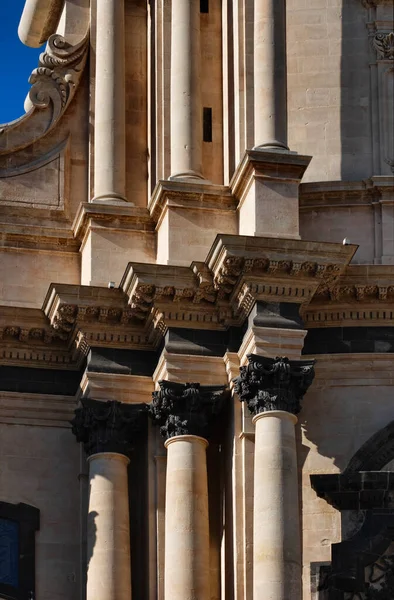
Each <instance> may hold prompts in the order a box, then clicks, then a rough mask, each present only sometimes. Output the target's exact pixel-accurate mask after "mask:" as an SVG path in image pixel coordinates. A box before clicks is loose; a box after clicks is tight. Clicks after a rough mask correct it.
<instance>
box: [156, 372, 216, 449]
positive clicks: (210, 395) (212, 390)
mask: <svg viewBox="0 0 394 600" xmlns="http://www.w3.org/2000/svg"><path fill="white" fill-rule="evenodd" d="M159 385H160V390H159V391H157V392H153V394H152V396H153V400H152V403H151V404H150V406H149V416H150V417H151V419H152V420H153V423H154V424H155V425H159V426H160V433H161V435H162V436H163V437H164V438H165V439H166V440H167V439H169V438H171V437H174V436H177V435H198V436H200V437H203V438H205V439H208V438H209V435H210V430H211V425H212V421H213V419H214V417H215V416H216V415H218V414H219V413H220V411H221V410H222V407H223V403H224V400H225V397H226V388H225V386H219V385H217V386H200V384H199V383H174V382H172V381H160V382H159Z"/></svg>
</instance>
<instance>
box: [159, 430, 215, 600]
mask: <svg viewBox="0 0 394 600" xmlns="http://www.w3.org/2000/svg"><path fill="white" fill-rule="evenodd" d="M165 446H166V448H167V483H166V515H165V574H164V597H165V600H207V598H209V597H210V581H209V519H208V481H207V463H206V448H207V446H208V442H207V440H205V439H204V438H201V437H198V436H195V435H180V436H176V437H172V438H170V439H169V440H167V441H166V442H165Z"/></svg>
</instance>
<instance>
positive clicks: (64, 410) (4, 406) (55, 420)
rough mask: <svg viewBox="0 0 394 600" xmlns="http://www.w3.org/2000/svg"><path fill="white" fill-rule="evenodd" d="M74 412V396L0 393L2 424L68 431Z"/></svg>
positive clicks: (0, 417) (0, 420)
mask: <svg viewBox="0 0 394 600" xmlns="http://www.w3.org/2000/svg"><path fill="white" fill-rule="evenodd" d="M74 410H75V398H74V396H58V395H50V394H32V393H21V392H2V391H0V423H6V424H10V425H33V426H35V427H61V428H65V429H68V428H70V427H71V425H70V420H71V419H72V417H73V414H74Z"/></svg>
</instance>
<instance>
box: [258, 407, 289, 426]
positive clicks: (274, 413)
mask: <svg viewBox="0 0 394 600" xmlns="http://www.w3.org/2000/svg"><path fill="white" fill-rule="evenodd" d="M264 417H278V418H279V419H284V420H287V421H290V422H291V423H293V424H294V425H295V424H296V423H297V422H298V419H297V417H296V415H293V413H290V412H287V411H286V410H267V411H266V412H261V413H259V414H258V415H255V416H254V417H253V419H252V423H253V425H255V424H256V422H257V421H259V420H260V419H263V418H264Z"/></svg>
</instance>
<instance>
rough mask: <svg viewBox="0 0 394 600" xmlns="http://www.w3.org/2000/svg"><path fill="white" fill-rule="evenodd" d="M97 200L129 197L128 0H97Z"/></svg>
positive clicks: (120, 199) (95, 127)
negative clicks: (126, 61)
mask: <svg viewBox="0 0 394 600" xmlns="http://www.w3.org/2000/svg"><path fill="white" fill-rule="evenodd" d="M96 31H97V33H96V88H95V109H94V110H95V115H94V201H95V202H96V201H108V202H112V203H119V202H123V201H125V200H126V141H125V140H126V137H125V136H126V133H125V122H126V112H125V43H124V36H125V29H124V0H97V12H96Z"/></svg>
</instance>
